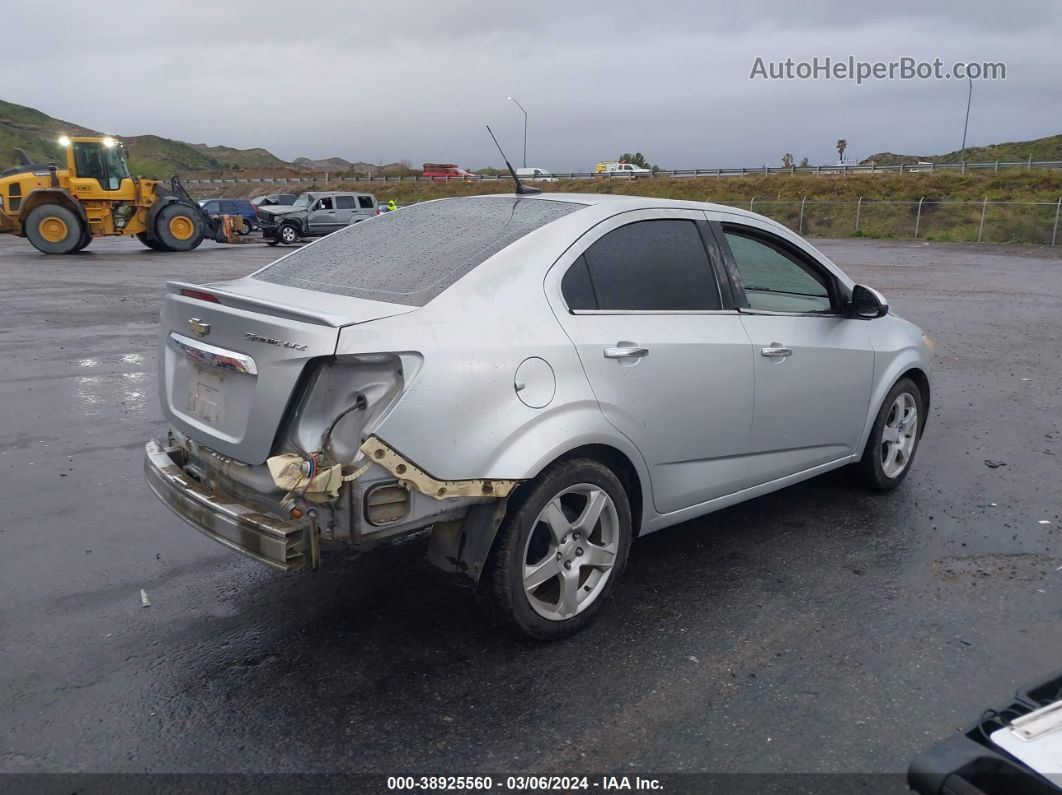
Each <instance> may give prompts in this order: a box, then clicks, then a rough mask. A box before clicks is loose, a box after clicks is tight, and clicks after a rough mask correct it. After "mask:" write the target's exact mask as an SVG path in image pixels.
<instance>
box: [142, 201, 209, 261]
mask: <svg viewBox="0 0 1062 795" xmlns="http://www.w3.org/2000/svg"><path fill="white" fill-rule="evenodd" d="M154 237H155V239H156V240H158V241H159V242H160V243H162V245H163V246H164V247H165V248H166V249H168V250H170V251H191V250H192V249H194V248H196V247H197V246H198V245H199V244H200V243H202V242H203V230H202V227H201V226H200V223H199V216H198V215H197V214H196V211H195V210H193V209H192V208H191V207H189V206H188V205H186V204H181V203H180V202H173V203H172V204H167V205H166V206H165V207H163V208H162V209H161V210H160V211H159V214H158V215H157V216H156V217H155V235H154Z"/></svg>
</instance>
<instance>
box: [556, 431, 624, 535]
mask: <svg viewBox="0 0 1062 795" xmlns="http://www.w3.org/2000/svg"><path fill="white" fill-rule="evenodd" d="M576 458H589V459H591V460H592V461H597V462H599V463H601V464H604V465H605V466H607V467H608V468H609V469H610V470H612V472H614V473H615V475H616V477H618V478H619V481H620V483H622V484H623V490H624V491H625V492H626V493H627V500H628V501H629V502H630V506H631V524H632V527H631V537H632V538H637V537H638V535H639V533H640V532H641V529H642V511H643V510H644V507H645V494H644V492H643V485H642V477H641V475H640V474H639V473H638V468H637V467H636V466H635V465H634V462H633V461H632V460H631V459H630V457H629V456H628V455H627V454H626V453H624V452H623V451H622V450H620V449H619V448H617V447H613V446H612V445H608V444H599V443H595V444H584V445H580V446H579V447H574V448H572V449H571V450H569V451H568V452H566V453H564V454H562V455H560V456H558V457H557V458H555V459H553V460H552V461H550V462H549V463H548V464H547V465H546V466H544V467H542V470H540V472H541V471H544V470H545V469H546V468H547V467H550V466H553V465H554V464H558V463H560V462H562V461H571V460H574V459H576ZM536 477H537V474H536Z"/></svg>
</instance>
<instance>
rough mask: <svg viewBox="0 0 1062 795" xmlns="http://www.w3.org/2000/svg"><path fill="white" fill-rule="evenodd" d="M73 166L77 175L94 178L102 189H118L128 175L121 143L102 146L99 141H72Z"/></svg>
mask: <svg viewBox="0 0 1062 795" xmlns="http://www.w3.org/2000/svg"><path fill="white" fill-rule="evenodd" d="M71 146H73V148H74V167H75V168H76V169H77V175H78V176H79V177H84V178H88V179H94V180H96V181H97V182H98V183H99V184H100V187H101V188H102V189H103V190H118V188H120V187H121V184H122V180H123V179H127V178H128V177H129V167H128V166H127V165H126V163H125V155H124V154H123V153H122V147H121V144H118V143H114V144H113V145H111V146H104V144H103V143H102V142H100V141H74V143H72V144H71Z"/></svg>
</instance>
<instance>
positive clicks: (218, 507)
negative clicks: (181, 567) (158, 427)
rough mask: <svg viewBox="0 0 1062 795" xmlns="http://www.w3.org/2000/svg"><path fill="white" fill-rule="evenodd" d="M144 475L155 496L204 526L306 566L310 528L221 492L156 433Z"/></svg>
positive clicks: (226, 539)
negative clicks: (192, 470)
mask: <svg viewBox="0 0 1062 795" xmlns="http://www.w3.org/2000/svg"><path fill="white" fill-rule="evenodd" d="M144 452H145V455H144V478H145V479H146V480H147V484H148V486H149V487H150V488H151V490H152V491H153V492H155V496H156V497H158V498H159V499H160V500H162V502H164V503H165V504H166V505H167V506H168V507H169V508H170V509H171V510H172V511H173V512H174V513H176V514H177V515H178V516H180V517H181V518H182V519H184V520H185V521H186V522H188V524H190V525H191V526H192V527H194V528H195V529H196V530H198V531H199V532H201V533H203V534H204V535H206V536H209V537H210V538H213V539H214V540H215V541H217V542H218V543H220V544H224V545H225V546H226V547H228V548H229V549H233V550H236V551H237V552H242V553H243V554H244V555H247V556H248V557H249V558H253V559H254V560H257V561H258V562H259V563H265V564H266V565H267V566H272V567H273V568H275V569H279V570H280V571H297V570H299V569H302V568H304V567H306V566H307V563H308V555H307V550H306V547H307V531H306V528H305V527H303V526H302V525H296V524H292V523H290V522H285V521H283V520H281V519H278V518H277V517H275V516H270V515H269V514H265V513H262V512H260V511H257V510H255V509H254V508H251V507H250V506H247V505H243V504H241V503H239V502H237V501H236V500H235V499H234V498H233V497H230V496H228V495H224V494H218V493H215V492H213V491H211V490H210V489H208V488H206V487H205V486H203V485H202V484H201V483H199V482H197V481H196V480H194V479H192V477H190V476H189V475H188V474H186V473H185V471H184V470H183V469H182V468H181V459H182V456H183V453H184V451H183V450H181V449H180V448H177V447H164V446H163V445H162V443H160V442H159V441H158V440H157V439H153V440H151V441H150V442H148V443H147V445H145V448H144Z"/></svg>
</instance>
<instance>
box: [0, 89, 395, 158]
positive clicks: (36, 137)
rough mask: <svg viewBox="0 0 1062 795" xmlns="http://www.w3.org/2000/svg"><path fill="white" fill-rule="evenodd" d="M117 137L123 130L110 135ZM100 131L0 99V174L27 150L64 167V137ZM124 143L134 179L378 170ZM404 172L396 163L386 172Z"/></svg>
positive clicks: (147, 138)
mask: <svg viewBox="0 0 1062 795" xmlns="http://www.w3.org/2000/svg"><path fill="white" fill-rule="evenodd" d="M110 132H112V134H118V131H110ZM100 134H102V133H101V132H100V131H97V130H91V129H89V128H88V127H82V126H81V125H79V124H74V123H73V122H68V121H63V120H62V119H56V118H53V117H51V116H49V115H47V114H46V113H41V112H40V111H39V110H36V109H34V108H29V107H26V106H25V105H16V104H15V103H13V102H4V101H3V100H0V171H2V170H3V169H4V168H7V166H8V165H10V164H11V163H13V162H14V150H15V149H16V148H18V149H24V150H25V151H26V153H27V154H28V155H29V156H30V157H31V158H32V159H33V160H34V161H36V162H41V163H50V162H51V163H60V164H61V163H63V162H64V160H65V155H64V154H63V152H62V151H61V148H60V146H59V144H58V139H59V136H60V135H100ZM119 137H120V138H121V139H122V141H123V143H125V148H126V153H127V155H128V157H129V168H130V170H131V171H132V172H133V173H134V174H139V175H143V176H151V177H169V176H170V175H171V174H175V173H176V174H183V173H189V172H216V171H255V172H264V171H269V170H281V169H283V170H294V171H313V172H321V171H328V172H332V173H337V174H338V173H347V172H354V173H361V174H375V173H376V172H378V171H379V170H380V167H379V166H374V165H373V164H371V163H351V162H350V161H349V160H346V159H344V158H342V157H330V158H325V159H323V160H311V159H309V158H306V157H299V158H296V159H295V160H294V161H293V162H290V163H289V162H288V161H286V160H282V159H281V158H279V157H277V156H276V155H274V154H273V153H272V152H270V151H268V150H266V149H262V148H260V147H259V148H254V149H235V148H233V147H231V146H210V145H208V144H191V143H185V142H184V141H177V140H175V139H173V138H163V137H162V136H160V135H132V136H123V135H119ZM392 167H400V164H397V163H395V164H391V166H385V167H384V169H385V170H386V169H388V168H392Z"/></svg>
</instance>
